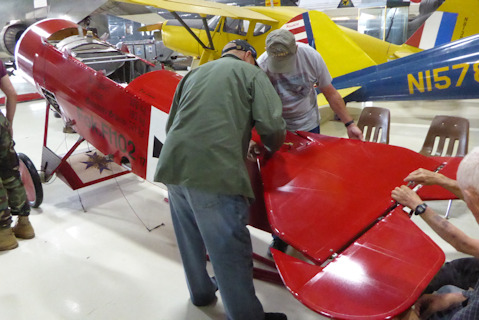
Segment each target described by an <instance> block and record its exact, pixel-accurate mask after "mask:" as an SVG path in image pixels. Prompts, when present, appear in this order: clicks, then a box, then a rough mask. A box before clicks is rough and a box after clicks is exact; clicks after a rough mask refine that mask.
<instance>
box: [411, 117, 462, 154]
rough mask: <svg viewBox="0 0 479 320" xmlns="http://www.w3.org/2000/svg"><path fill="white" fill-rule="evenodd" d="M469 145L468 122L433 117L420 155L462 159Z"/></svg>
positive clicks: (457, 118) (458, 118) (452, 118)
mask: <svg viewBox="0 0 479 320" xmlns="http://www.w3.org/2000/svg"><path fill="white" fill-rule="evenodd" d="M468 145H469V120H467V119H465V118H461V117H452V116H435V117H434V119H432V122H431V126H430V127H429V131H428V132H427V135H426V140H425V141H424V144H423V146H422V149H421V151H419V153H420V154H422V155H425V156H428V157H430V156H436V157H464V156H465V155H466V154H467V148H468Z"/></svg>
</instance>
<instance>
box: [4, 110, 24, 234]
mask: <svg viewBox="0 0 479 320" xmlns="http://www.w3.org/2000/svg"><path fill="white" fill-rule="evenodd" d="M14 144H15V143H14V142H13V139H12V136H11V135H10V132H9V131H8V120H7V119H6V118H5V116H4V115H3V114H2V113H1V112H0V228H8V227H10V225H11V223H12V215H22V216H28V215H29V214H30V206H29V205H28V202H27V196H26V193H25V188H24V187H23V183H22V180H21V179H20V171H18V169H19V162H18V161H19V160H18V156H17V153H16V152H15V149H14V147H13V146H14Z"/></svg>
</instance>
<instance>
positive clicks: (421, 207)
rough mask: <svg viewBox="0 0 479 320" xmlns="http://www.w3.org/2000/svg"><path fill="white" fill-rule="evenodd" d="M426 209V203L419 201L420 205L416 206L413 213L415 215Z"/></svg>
mask: <svg viewBox="0 0 479 320" xmlns="http://www.w3.org/2000/svg"><path fill="white" fill-rule="evenodd" d="M426 209H427V204H425V203H421V204H420V205H418V206H417V207H416V209H414V214H415V215H416V216H418V215H420V214H423V213H424V212H425V211H426Z"/></svg>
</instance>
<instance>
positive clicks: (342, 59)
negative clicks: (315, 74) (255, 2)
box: [282, 11, 376, 78]
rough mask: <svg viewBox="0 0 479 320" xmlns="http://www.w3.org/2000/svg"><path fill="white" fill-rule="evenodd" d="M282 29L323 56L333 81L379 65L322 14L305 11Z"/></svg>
mask: <svg viewBox="0 0 479 320" xmlns="http://www.w3.org/2000/svg"><path fill="white" fill-rule="evenodd" d="M282 28H284V29H286V30H289V31H291V32H292V33H293V34H294V36H295V38H296V42H303V43H306V44H309V45H310V46H311V47H313V48H315V49H316V50H317V51H318V52H319V53H320V54H321V56H322V57H323V59H324V61H325V62H326V65H327V66H328V69H329V71H330V73H331V76H332V77H333V78H335V77H338V76H341V75H344V74H346V73H350V72H353V71H356V70H359V69H363V68H366V67H370V66H373V65H376V63H375V62H374V61H373V60H372V59H371V57H369V56H368V55H367V54H366V53H365V52H364V50H362V49H361V48H360V47H359V46H358V45H357V44H356V43H355V42H354V41H352V40H351V39H350V38H349V37H348V36H347V35H346V34H345V33H344V32H343V31H342V30H341V29H340V28H339V27H338V26H337V25H336V24H335V23H334V22H333V21H331V19H329V17H328V16H327V15H326V14H324V13H323V12H320V11H309V12H305V13H303V14H300V15H298V16H296V17H295V18H293V19H291V20H290V21H289V22H287V23H285V24H284V25H283V26H282Z"/></svg>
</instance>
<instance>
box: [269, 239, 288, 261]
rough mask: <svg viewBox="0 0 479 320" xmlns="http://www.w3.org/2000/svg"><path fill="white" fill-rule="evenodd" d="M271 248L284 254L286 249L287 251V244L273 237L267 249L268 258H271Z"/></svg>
mask: <svg viewBox="0 0 479 320" xmlns="http://www.w3.org/2000/svg"><path fill="white" fill-rule="evenodd" d="M271 248H273V249H276V250H279V251H281V252H286V249H288V244H287V243H286V242H284V241H283V240H281V239H280V238H278V237H274V238H273V241H272V242H271V244H270V245H269V248H268V256H269V257H272V254H271Z"/></svg>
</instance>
